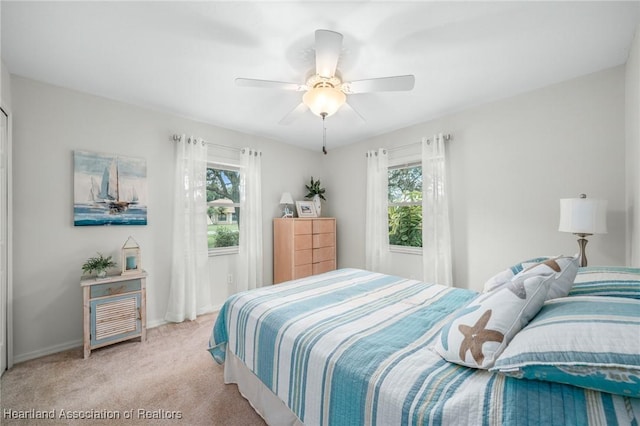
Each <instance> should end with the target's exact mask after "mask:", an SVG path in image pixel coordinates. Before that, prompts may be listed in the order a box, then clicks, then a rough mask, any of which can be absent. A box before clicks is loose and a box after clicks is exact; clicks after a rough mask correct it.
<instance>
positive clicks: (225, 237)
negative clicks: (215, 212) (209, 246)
mask: <svg viewBox="0 0 640 426" xmlns="http://www.w3.org/2000/svg"><path fill="white" fill-rule="evenodd" d="M239 240H240V233H239V232H238V231H237V230H234V229H231V228H227V227H225V226H219V227H218V228H216V233H215V234H214V244H213V246H214V247H234V246H237V245H238V242H239Z"/></svg>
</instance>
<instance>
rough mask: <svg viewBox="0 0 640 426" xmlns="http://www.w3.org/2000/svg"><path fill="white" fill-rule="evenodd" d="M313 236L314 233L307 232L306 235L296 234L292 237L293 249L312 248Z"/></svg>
mask: <svg viewBox="0 0 640 426" xmlns="http://www.w3.org/2000/svg"><path fill="white" fill-rule="evenodd" d="M313 237H315V235H311V234H307V235H296V236H294V237H293V249H294V250H305V249H310V248H313V247H314V245H313Z"/></svg>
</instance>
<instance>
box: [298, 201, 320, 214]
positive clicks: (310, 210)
mask: <svg viewBox="0 0 640 426" xmlns="http://www.w3.org/2000/svg"><path fill="white" fill-rule="evenodd" d="M296 210H298V217H318V216H317V214H316V208H315V206H314V205H313V201H296Z"/></svg>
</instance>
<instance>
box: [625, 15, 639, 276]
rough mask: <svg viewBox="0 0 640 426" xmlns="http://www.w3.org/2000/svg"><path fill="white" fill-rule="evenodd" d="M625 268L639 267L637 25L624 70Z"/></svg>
mask: <svg viewBox="0 0 640 426" xmlns="http://www.w3.org/2000/svg"><path fill="white" fill-rule="evenodd" d="M625 81H626V87H625V118H626V120H625V130H626V171H627V175H626V184H627V192H626V197H627V264H628V265H631V266H636V267H640V25H638V27H637V28H636V35H635V38H634V39H633V44H632V45H631V51H630V53H629V59H628V60H627V66H626V79H625Z"/></svg>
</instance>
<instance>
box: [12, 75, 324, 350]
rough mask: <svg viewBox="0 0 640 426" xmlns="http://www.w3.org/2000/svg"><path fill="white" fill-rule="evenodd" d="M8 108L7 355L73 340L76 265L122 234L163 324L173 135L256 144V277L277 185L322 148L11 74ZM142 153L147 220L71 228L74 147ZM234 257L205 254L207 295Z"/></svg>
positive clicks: (295, 182) (220, 285)
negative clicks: (10, 274)
mask: <svg viewBox="0 0 640 426" xmlns="http://www.w3.org/2000/svg"><path fill="white" fill-rule="evenodd" d="M11 80H12V94H13V112H14V121H13V125H14V127H13V129H14V162H13V164H14V168H13V170H14V182H15V190H14V212H15V216H14V217H15V220H14V235H15V237H14V240H15V245H14V266H15V273H14V324H15V329H14V332H15V342H14V354H15V356H16V362H19V361H21V360H24V359H28V358H33V357H35V356H38V355H42V354H45V353H49V352H55V351H58V350H62V349H65V348H68V347H73V346H77V345H79V344H81V338H82V298H81V291H80V286H79V279H80V275H81V273H82V271H81V265H82V263H83V262H84V261H85V260H86V259H87V257H89V256H91V255H93V254H94V253H95V252H96V251H100V252H104V253H105V254H112V255H114V256H116V257H117V256H119V249H120V247H121V246H122V244H123V243H124V242H125V240H126V239H127V237H128V236H129V235H132V236H133V237H134V238H135V239H136V240H137V241H138V243H139V244H140V246H141V247H142V262H143V266H144V268H145V269H146V270H147V271H148V272H149V279H148V290H147V307H148V308H147V309H148V312H147V316H148V325H149V326H154V325H157V324H159V323H161V322H162V321H163V317H164V313H165V308H166V304H167V298H168V293H169V279H170V265H171V261H170V256H171V248H170V247H171V236H172V234H171V227H172V220H173V214H172V200H173V176H174V173H173V158H174V156H173V152H174V151H173V150H174V144H173V142H172V141H170V137H171V135H173V134H174V133H186V134H193V135H197V136H200V137H203V138H204V139H205V140H207V141H210V142H214V143H218V144H224V145H228V146H233V147H244V146H251V147H255V148H258V149H261V150H262V151H263V157H262V161H263V166H262V173H263V182H262V184H263V214H264V221H263V228H264V247H263V250H264V277H265V284H270V283H271V277H272V248H271V247H272V232H271V219H272V218H273V217H275V216H277V215H278V214H279V212H280V206H279V205H278V202H279V200H280V195H281V194H282V192H283V191H289V192H291V193H292V194H293V196H294V198H298V199H301V198H302V196H303V195H304V193H303V191H304V183H305V182H307V180H308V179H309V176H310V175H312V174H316V175H317V174H319V170H320V169H321V167H322V158H320V157H322V154H321V153H317V152H312V151H308V150H303V149H298V148H295V147H292V146H290V145H284V144H281V143H278V142H274V141H272V140H268V139H264V138H259V137H254V136H250V135H246V134H241V133H237V132H233V131H229V130H225V129H221V128H218V127H214V126H211V125H207V124H203V123H198V122H194V121H191V120H187V119H183V118H179V117H175V116H171V115H168V114H162V113H158V112H154V111H150V110H146V109H142V108H138V107H134V106H131V105H127V104H123V103H119V102H114V101H110V100H107V99H104V98H99V97H96V96H90V95H87V94H83V93H79V92H75V91H71V90H67V89H62V88H59V87H54V86H51V85H48V84H44V83H40V82H36V81H33V80H28V79H24V78H20V77H16V76H12V78H11ZM74 150H90V151H99V152H109V153H117V154H120V155H128V156H135V157H144V158H146V159H147V178H148V190H149V206H148V207H149V211H148V225H147V226H112V227H74V226H73V207H72V206H73V194H72V191H71V188H72V187H73V151H74ZM235 257H236V256H217V257H211V258H210V265H211V272H212V273H211V293H212V294H213V295H214V303H216V304H221V303H222V302H223V301H224V300H225V299H226V297H227V296H228V295H229V294H230V292H232V291H233V290H234V286H231V288H229V287H228V285H227V282H226V280H227V275H228V274H229V273H231V274H234V275H235Z"/></svg>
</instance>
